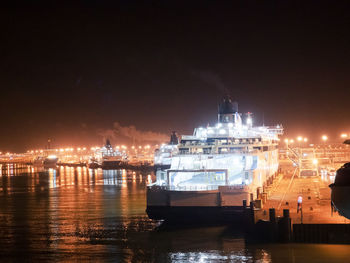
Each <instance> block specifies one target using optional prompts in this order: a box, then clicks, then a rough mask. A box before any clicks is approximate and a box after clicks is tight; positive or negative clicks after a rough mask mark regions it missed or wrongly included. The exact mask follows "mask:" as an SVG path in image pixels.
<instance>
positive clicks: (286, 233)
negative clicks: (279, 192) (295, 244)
mask: <svg viewBox="0 0 350 263" xmlns="http://www.w3.org/2000/svg"><path fill="white" fill-rule="evenodd" d="M289 215H290V214H289V209H283V218H281V219H280V220H279V221H278V239H279V241H280V242H282V243H288V242H290V241H291V240H292V221H291V218H290V217H289Z"/></svg>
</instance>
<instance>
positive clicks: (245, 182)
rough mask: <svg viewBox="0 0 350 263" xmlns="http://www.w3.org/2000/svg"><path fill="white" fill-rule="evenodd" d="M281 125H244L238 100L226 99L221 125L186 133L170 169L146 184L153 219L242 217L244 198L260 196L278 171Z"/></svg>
mask: <svg viewBox="0 0 350 263" xmlns="http://www.w3.org/2000/svg"><path fill="white" fill-rule="evenodd" d="M282 133H283V128H282V127H281V126H280V125H277V126H274V127H266V126H260V127H256V126H253V122H252V118H251V114H247V118H246V123H245V124H244V123H243V122H242V119H241V114H239V113H238V107H237V104H236V103H232V101H231V99H229V98H225V99H224V100H223V102H222V103H221V104H220V106H219V114H218V123H217V124H216V125H215V126H213V127H209V126H208V127H207V128H203V127H200V128H196V129H195V130H194V133H193V135H191V136H182V138H181V141H180V143H179V145H178V153H177V154H176V155H173V156H172V158H171V166H170V169H168V170H165V171H161V170H158V171H157V174H156V176H157V180H156V182H155V183H154V184H151V185H149V186H148V187H147V210H146V212H147V214H148V216H149V218H151V219H155V220H165V221H192V220H194V221H195V222H196V221H198V222H199V221H209V222H226V223H227V222H233V220H236V219H242V215H243V209H242V206H243V200H246V202H247V203H248V204H249V202H250V201H253V200H256V199H257V198H258V197H259V196H258V195H259V192H260V193H261V192H262V187H263V186H264V184H265V183H266V182H267V180H268V179H269V178H270V177H272V176H274V175H275V174H276V173H277V170H278V149H277V146H278V142H279V139H278V135H280V134H282Z"/></svg>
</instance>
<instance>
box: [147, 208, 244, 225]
mask: <svg viewBox="0 0 350 263" xmlns="http://www.w3.org/2000/svg"><path fill="white" fill-rule="evenodd" d="M146 212H147V215H148V217H149V218H150V219H153V220H164V221H166V222H168V223H196V224H197V223H208V224H232V223H237V222H244V221H245V220H244V219H245V215H246V214H245V213H244V209H243V206H224V207H210V206H178V207H176V206H147V209H146Z"/></svg>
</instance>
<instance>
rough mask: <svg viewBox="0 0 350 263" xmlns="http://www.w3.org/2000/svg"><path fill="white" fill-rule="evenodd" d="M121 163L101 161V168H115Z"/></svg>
mask: <svg viewBox="0 0 350 263" xmlns="http://www.w3.org/2000/svg"><path fill="white" fill-rule="evenodd" d="M121 164H122V161H103V162H102V165H101V166H102V169H115V168H119V167H120V165H121Z"/></svg>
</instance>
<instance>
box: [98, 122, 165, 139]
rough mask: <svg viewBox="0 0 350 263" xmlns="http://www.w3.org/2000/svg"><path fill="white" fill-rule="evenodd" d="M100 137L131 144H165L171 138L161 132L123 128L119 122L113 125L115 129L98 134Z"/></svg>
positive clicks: (129, 127)
mask: <svg viewBox="0 0 350 263" xmlns="http://www.w3.org/2000/svg"><path fill="white" fill-rule="evenodd" d="M98 134H99V135H100V136H102V137H103V138H104V140H105V139H107V138H109V139H111V140H113V141H114V143H116V142H118V143H119V142H125V141H128V142H129V143H141V142H149V143H151V142H153V143H163V142H167V141H169V136H168V135H166V134H163V133H159V132H153V131H140V130H137V129H136V127H135V126H133V125H131V126H122V125H120V123H119V122H114V123H113V129H107V130H100V131H99V132H98Z"/></svg>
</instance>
